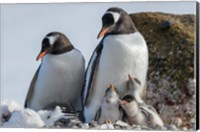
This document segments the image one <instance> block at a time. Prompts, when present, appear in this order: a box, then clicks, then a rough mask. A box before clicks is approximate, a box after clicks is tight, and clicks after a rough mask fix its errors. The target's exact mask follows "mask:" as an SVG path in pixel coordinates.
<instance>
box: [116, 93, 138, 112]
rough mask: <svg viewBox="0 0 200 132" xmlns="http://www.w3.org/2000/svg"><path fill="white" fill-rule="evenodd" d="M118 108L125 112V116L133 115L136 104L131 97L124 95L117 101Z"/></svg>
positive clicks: (136, 107)
mask: <svg viewBox="0 0 200 132" xmlns="http://www.w3.org/2000/svg"><path fill="white" fill-rule="evenodd" d="M119 104H120V106H121V107H122V108H123V110H124V111H125V112H126V114H127V115H133V114H134V113H135V112H134V111H136V110H137V109H138V104H137V102H136V100H135V98H134V96H132V95H125V96H124V97H123V98H122V100H120V101H119Z"/></svg>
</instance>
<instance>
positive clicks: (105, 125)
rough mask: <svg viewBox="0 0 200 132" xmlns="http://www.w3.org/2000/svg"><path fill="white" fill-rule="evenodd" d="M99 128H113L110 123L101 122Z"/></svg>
mask: <svg viewBox="0 0 200 132" xmlns="http://www.w3.org/2000/svg"><path fill="white" fill-rule="evenodd" d="M99 129H115V128H114V126H113V125H112V124H102V125H101V126H100V127H99Z"/></svg>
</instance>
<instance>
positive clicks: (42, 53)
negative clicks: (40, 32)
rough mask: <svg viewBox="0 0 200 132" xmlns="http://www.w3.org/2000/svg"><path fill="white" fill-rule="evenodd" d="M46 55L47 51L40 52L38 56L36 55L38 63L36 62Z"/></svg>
mask: <svg viewBox="0 0 200 132" xmlns="http://www.w3.org/2000/svg"><path fill="white" fill-rule="evenodd" d="M46 54H47V50H45V51H42V52H40V54H39V55H38V57H37V59H36V60H37V61H38V60H40V59H42V57H44V56H45V55H46Z"/></svg>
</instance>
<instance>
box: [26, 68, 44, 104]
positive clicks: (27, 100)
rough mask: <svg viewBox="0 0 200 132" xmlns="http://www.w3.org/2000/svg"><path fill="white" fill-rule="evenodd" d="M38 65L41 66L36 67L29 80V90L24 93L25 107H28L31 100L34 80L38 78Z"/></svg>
mask: <svg viewBox="0 0 200 132" xmlns="http://www.w3.org/2000/svg"><path fill="white" fill-rule="evenodd" d="M40 67H41V65H40V66H39V67H38V69H37V71H36V73H35V75H34V77H33V79H32V81H31V84H30V86H29V90H28V93H27V95H26V100H25V104H24V107H25V108H27V107H30V102H31V99H32V96H33V92H34V87H35V83H36V80H37V78H38V73H39V70H40Z"/></svg>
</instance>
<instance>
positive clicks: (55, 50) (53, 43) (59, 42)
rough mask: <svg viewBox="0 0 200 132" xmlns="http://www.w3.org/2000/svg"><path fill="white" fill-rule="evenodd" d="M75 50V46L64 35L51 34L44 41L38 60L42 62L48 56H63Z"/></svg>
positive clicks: (58, 33)
mask: <svg viewBox="0 0 200 132" xmlns="http://www.w3.org/2000/svg"><path fill="white" fill-rule="evenodd" d="M73 48H74V47H73V45H72V44H71V42H70V41H69V39H68V38H67V37H66V36H65V35H64V34H62V33H60V32H51V33H49V34H47V35H46V36H45V38H44V39H43V40H42V48H41V51H40V53H39V55H38V57H37V59H36V60H40V59H41V58H43V57H44V56H45V55H46V54H61V53H64V52H65V51H66V50H71V49H73Z"/></svg>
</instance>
